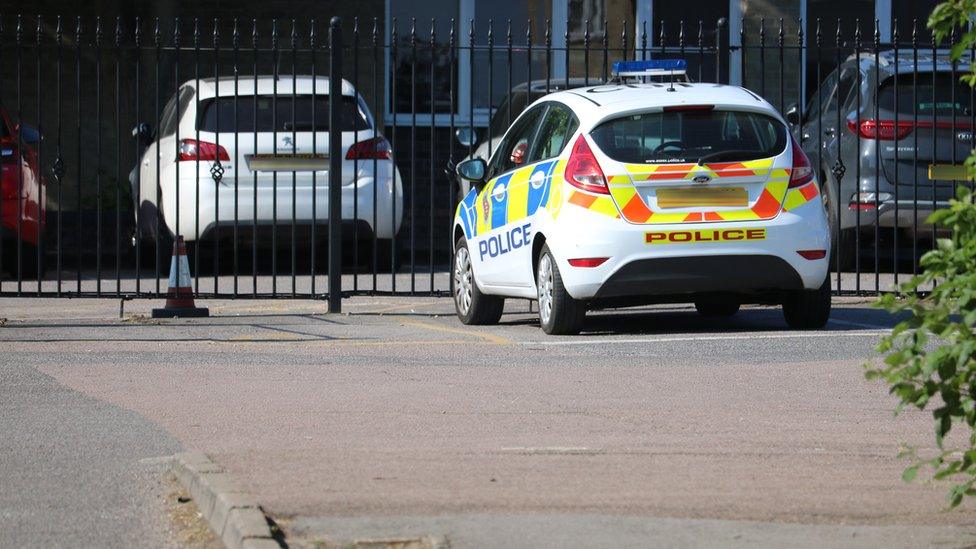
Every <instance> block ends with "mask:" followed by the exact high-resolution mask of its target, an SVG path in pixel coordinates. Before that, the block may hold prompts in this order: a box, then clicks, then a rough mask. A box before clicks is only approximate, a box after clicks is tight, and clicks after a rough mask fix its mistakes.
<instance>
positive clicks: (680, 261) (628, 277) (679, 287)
mask: <svg viewBox="0 0 976 549" xmlns="http://www.w3.org/2000/svg"><path fill="white" fill-rule="evenodd" d="M718 273H721V274H720V276H716V275H717V274H718ZM802 288H803V280H802V279H801V278H800V275H799V273H797V272H796V269H794V268H793V267H792V266H791V265H790V264H789V263H787V262H786V261H785V260H783V259H781V258H779V257H776V256H772V255H713V256H699V257H662V258H653V259H639V260H636V261H631V262H630V263H627V264H625V265H624V266H623V267H621V268H620V269H617V271H616V272H614V273H613V274H612V275H611V276H610V278H609V279H607V281H606V282H604V283H603V285H602V286H600V289H599V290H598V291H597V293H596V295H595V296H594V299H597V300H601V299H608V298H616V297H641V296H667V295H687V294H700V293H765V292H775V291H781V290H799V289H802Z"/></svg>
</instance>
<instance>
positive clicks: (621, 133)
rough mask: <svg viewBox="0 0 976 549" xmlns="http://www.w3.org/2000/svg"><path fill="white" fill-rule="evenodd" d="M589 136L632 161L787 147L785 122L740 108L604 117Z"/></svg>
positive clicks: (736, 157) (741, 156)
mask: <svg viewBox="0 0 976 549" xmlns="http://www.w3.org/2000/svg"><path fill="white" fill-rule="evenodd" d="M590 135H591V136H592V137H593V140H594V142H596V144H597V146H598V147H600V149H601V150H602V151H603V152H604V153H606V154H607V156H609V157H610V158H613V159H614V160H617V161H619V162H627V163H632V164H644V163H655V164H660V163H672V162H674V163H685V162H697V161H698V160H699V159H700V158H702V157H704V156H707V155H713V154H715V153H720V152H721V153H726V154H724V155H722V156H721V157H720V159H719V158H716V161H720V160H721V161H742V160H755V159H757V158H769V157H771V156H776V155H778V154H780V153H782V152H783V151H784V150H785V149H786V142H787V141H786V140H787V137H786V126H784V125H783V124H782V123H781V122H779V121H778V120H776V119H774V118H772V117H769V116H766V115H764V114H757V113H751V112H741V111H679V112H656V113H643V114H635V115H631V116H625V117H623V118H617V119H614V120H610V121H607V122H604V123H603V124H600V125H599V126H597V127H596V128H595V129H594V130H593V131H592V132H591V133H590Z"/></svg>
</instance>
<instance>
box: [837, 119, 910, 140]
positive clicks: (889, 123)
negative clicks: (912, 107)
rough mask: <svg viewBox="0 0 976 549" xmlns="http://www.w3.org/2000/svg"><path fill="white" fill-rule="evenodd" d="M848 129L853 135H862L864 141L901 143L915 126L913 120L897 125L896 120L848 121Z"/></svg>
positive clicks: (900, 122) (899, 122)
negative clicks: (875, 140) (874, 140)
mask: <svg viewBox="0 0 976 549" xmlns="http://www.w3.org/2000/svg"><path fill="white" fill-rule="evenodd" d="M847 129H849V130H851V133H853V134H860V136H861V137H863V138H864V139H877V140H879V141H900V140H902V139H904V138H906V137H908V136H909V135H911V133H912V130H914V129H915V124H914V123H913V122H912V121H911V120H899V121H898V123H897V124H895V121H894V120H872V119H867V120H861V123H860V124H858V122H857V120H848V121H847Z"/></svg>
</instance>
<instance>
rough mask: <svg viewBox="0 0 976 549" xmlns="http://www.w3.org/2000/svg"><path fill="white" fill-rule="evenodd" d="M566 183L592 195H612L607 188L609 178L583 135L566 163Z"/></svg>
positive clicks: (575, 144)
mask: <svg viewBox="0 0 976 549" xmlns="http://www.w3.org/2000/svg"><path fill="white" fill-rule="evenodd" d="M564 175H565V177H566V182H567V183H569V184H570V185H572V186H574V187H576V188H579V189H583V190H584V191H589V192H591V193H599V194H610V189H608V188H607V178H606V177H605V176H604V175H603V170H602V169H600V164H599V163H598V162H597V161H596V157H595V156H593V151H592V150H590V146H589V145H588V144H587V143H586V138H585V137H583V136H582V135H581V136H579V139H577V140H576V143H574V144H573V152H572V154H570V156H569V161H568V162H566V172H565V174H564Z"/></svg>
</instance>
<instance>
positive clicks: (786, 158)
mask: <svg viewBox="0 0 976 549" xmlns="http://www.w3.org/2000/svg"><path fill="white" fill-rule="evenodd" d="M683 69H684V61H683V60H660V61H628V62H618V63H615V64H614V73H615V77H614V79H613V80H611V81H610V82H608V83H606V84H602V85H598V86H592V87H588V88H579V89H574V90H566V91H561V92H557V93H553V94H550V95H547V96H545V97H542V98H540V99H539V100H537V101H536V102H535V103H533V104H532V105H531V106H530V108H528V109H526V110H525V111H524V112H523V113H522V114H521V115H520V116H519V117H518V118H517V119H516V120H515V122H514V123H513V124H512V126H511V127H510V128H509V129H508V131H507V132H506V134H505V136H504V138H503V139H502V140H501V143H500V145H499V147H498V148H497V150H496V151H495V152H494V154H493V155H492V157H491V158H490V159H489V160H488V161H487V162H486V161H484V160H483V159H480V158H472V159H468V160H465V161H463V162H461V163H459V164H458V166H457V174H458V176H459V177H461V178H462V179H465V180H467V181H469V182H471V183H472V188H471V191H469V192H468V193H467V195H466V196H465V197H464V199H463V200H462V201H461V203H460V204H459V205H458V208H457V212H456V214H455V219H454V228H453V230H454V233H453V238H454V261H453V267H452V270H453V272H452V277H451V283H452V293H453V296H454V300H455V308H456V310H457V315H458V318H459V319H460V320H461V322H462V323H464V324H493V323H496V322H498V320H499V319H500V317H501V314H502V308H503V306H504V300H505V298H507V297H511V298H527V299H534V300H538V302H539V307H538V309H539V320H540V324H541V326H542V329H543V330H544V331H545V332H546V333H548V334H573V333H578V332H579V331H580V330H581V328H582V325H583V320H584V317H585V314H586V311H587V309H588V308H598V307H620V306H631V305H642V304H648V303H680V302H686V303H694V304H695V306H696V308H697V310H698V311H699V312H700V313H701V314H703V315H706V316H731V315H733V314H735V313H736V312H737V311H738V309H739V306H740V305H741V304H745V303H753V304H754V303H760V304H780V305H782V307H783V312H784V316H785V319H786V322H787V324H788V325H789V326H790V327H792V328H798V329H813V328H819V327H822V326H823V325H824V324H826V322H827V319H828V316H829V314H830V282H829V279H828V259H827V258H828V257H829V246H830V235H829V230H828V224H827V218H826V214H825V211H824V207H823V202H822V199H821V197H820V189H819V186H818V183H817V180H816V176H815V175H816V174H815V173H814V172H813V169H812V166H811V164H810V161H809V159H808V158H807V157H806V156H805V155H804V153H803V151H802V150H801V149H800V146H799V145H798V144H797V143H796V142H795V141H794V140H793V138H792V136H791V135H790V132H789V131H788V129H787V124H786V122H785V121H784V119H783V118H782V117H781V116H780V115H779V114H778V113H777V112H776V110H775V109H774V108H773V107H772V105H770V104H769V103H768V102H766V101H765V100H764V99H762V98H761V97H759V96H757V95H756V94H754V93H752V92H750V91H748V90H746V89H743V88H740V87H735V86H725V85H720V84H691V83H686V82H679V81H677V80H674V81H670V82H660V81H658V82H651V81H645V80H647V79H646V78H645V77H646V76H649V75H653V76H660V75H661V74H669V73H670V74H676V73H680V72H682V71H683Z"/></svg>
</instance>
